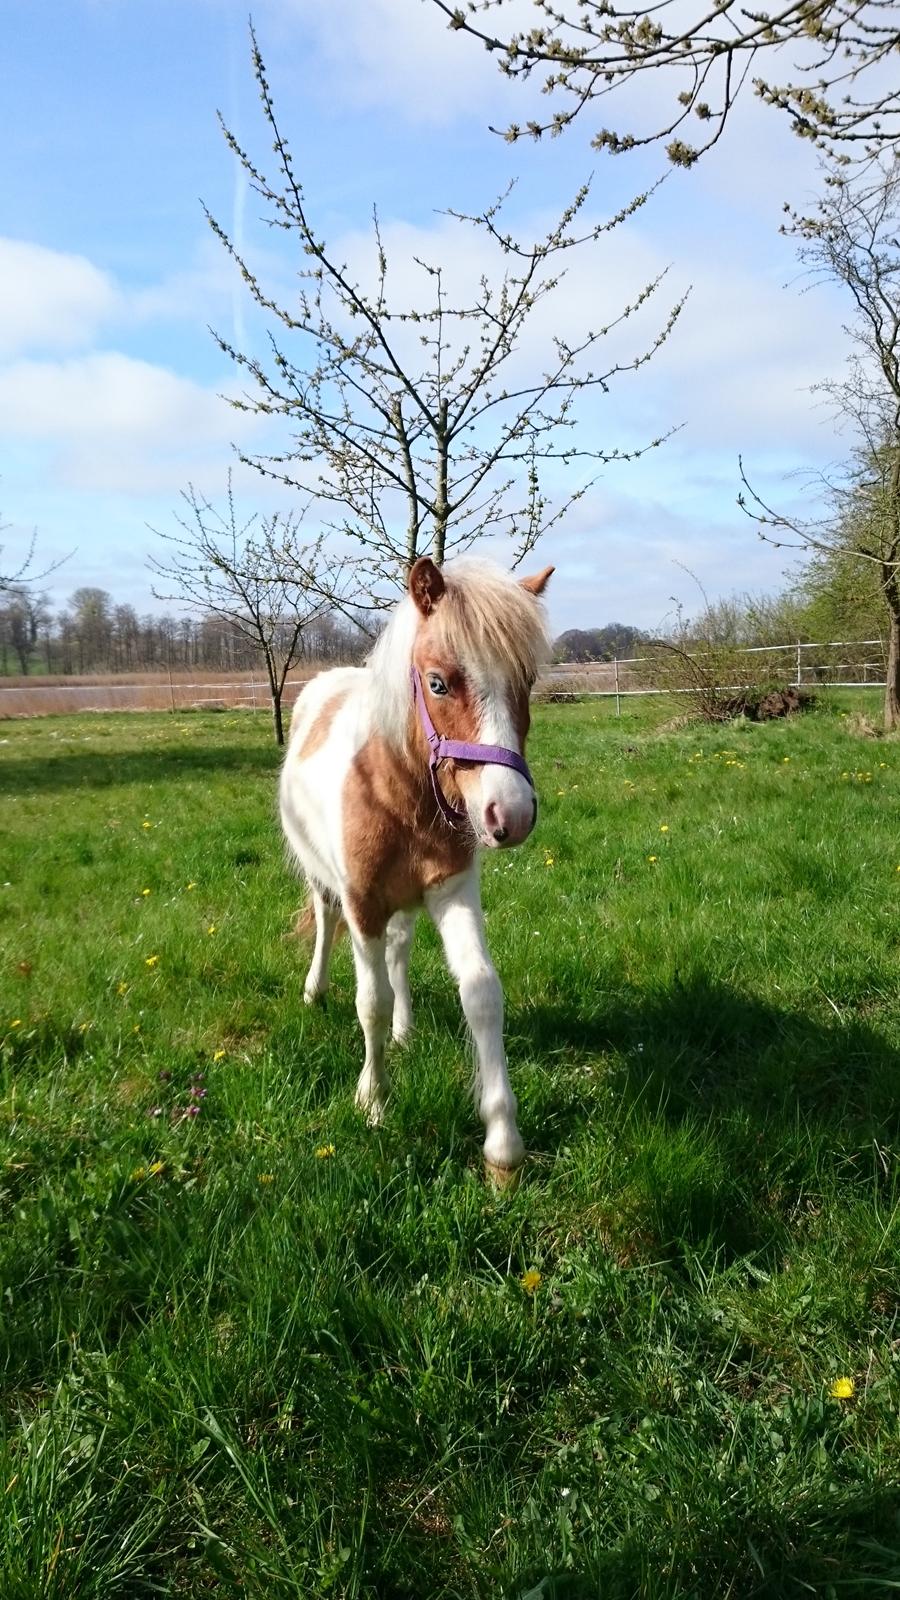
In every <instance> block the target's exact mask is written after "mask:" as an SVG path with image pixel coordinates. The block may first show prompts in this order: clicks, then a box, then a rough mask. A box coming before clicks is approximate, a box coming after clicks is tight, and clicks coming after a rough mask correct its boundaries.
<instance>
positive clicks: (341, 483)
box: [207, 30, 683, 592]
mask: <svg viewBox="0 0 900 1600" xmlns="http://www.w3.org/2000/svg"><path fill="white" fill-rule="evenodd" d="M251 37H252V45H253V69H254V73H255V76H256V82H257V86H258V88H259V91H260V96H261V100H262V106H263V113H264V117H265V121H266V124H267V130H268V134H269V136H270V138H271V140H272V143H273V146H274V151H275V157H276V167H277V174H276V177H275V179H274V180H270V179H269V178H268V177H266V176H265V175H264V174H263V172H262V171H261V170H260V168H259V167H258V166H257V165H256V164H255V163H254V162H253V161H252V160H251V158H250V156H249V155H248V154H247V152H246V151H245V150H244V149H243V148H242V147H241V146H240V145H239V144H238V142H237V140H236V138H235V137H234V135H233V133H232V132H231V131H230V130H229V128H228V127H227V125H226V124H225V122H224V120H222V119H221V118H220V120H222V128H223V132H224V134H225V138H226V140H227V142H228V144H229V147H230V148H231V150H232V152H233V153H234V155H235V157H236V158H237V160H238V161H239V162H240V164H241V166H242V167H243V169H244V171H245V172H246V174H247V175H248V177H249V180H250V183H251V184H252V186H253V188H254V190H255V191H256V193H257V194H258V195H259V196H260V197H261V199H262V200H263V201H264V202H265V205H266V207H267V210H268V220H269V222H270V224H271V226H273V227H275V228H278V229H280V230H281V231H283V232H284V233H286V234H287V235H288V236H289V238H290V240H291V241H292V243H293V244H295V245H296V247H297V248H298V250H299V252H300V267H299V271H298V274H297V276H298V280H299V288H298V290H297V292H296V296H295V298H294V299H293V300H292V302H291V303H290V304H282V303H280V302H279V301H278V300H277V299H276V298H275V296H274V294H273V293H271V292H270V291H269V290H268V289H266V288H265V287H264V286H263V284H262V283H261V282H260V280H259V278H258V277H257V275H256V273H255V272H254V271H253V270H252V268H251V267H250V265H249V264H248V261H247V258H246V256H245V255H243V254H242V253H241V252H240V250H239V249H238V246H237V244H236V242H235V241H234V240H233V239H232V238H231V237H230V236H229V235H228V233H227V232H226V231H225V229H224V228H223V227H222V226H221V225H220V224H219V223H218V222H217V221H216V220H215V218H214V217H212V216H211V215H209V213H207V214H208V215H209V221H210V224H211V226H212V228H213V230H214V232H215V233H216V235H217V237H218V238H219V239H220V240H221V242H222V244H223V245H224V246H225V248H226V249H227V251H228V252H229V254H230V255H231V257H232V258H233V260H234V261H235V263H236V265H237V267H238V268H239V270H240V272H241V274H242V276H243V278H244V281H245V283H246V284H247V286H248V288H249V290H250V293H251V294H252V296H253V298H254V300H255V301H256V304H257V305H258V306H259V307H260V308H261V310H262V311H263V312H264V313H265V314H266V317H267V319H268V320H269V322H270V325H271V332H270V336H269V355H268V358H267V359H265V360H262V359H258V358H257V357H255V356H253V355H248V354H246V353H245V352H243V351H239V350H237V349H235V347H234V346H233V344H232V343H231V342H230V341H229V340H227V339H226V338H224V337H222V336H221V335H217V338H218V342H219V344H220V346H221V348H222V350H223V351H225V352H226V354H227V355H229V356H230V357H231V358H232V359H233V360H234V361H235V362H236V363H237V365H238V366H239V367H240V368H241V369H242V371H243V372H245V373H246V375H247V376H248V377H249V378H250V379H252V381H253V392H252V393H250V394H248V395H245V397H244V398H243V399H239V400H236V401H233V402H232V403H233V404H235V405H236V406H238V408H239V409H242V410H245V411H251V412H256V413H261V414H263V415H264V416H269V417H277V418H281V419H283V420H284V421H285V422H286V423H287V424H288V426H289V428H290V429H291V431H292V434H293V438H292V441H291V443H290V445H289V446H288V447H287V448H286V449H285V450H283V451H282V452H281V453H279V454H272V455H248V456H245V457H244V458H243V459H244V460H246V461H247V462H248V463H249V464H250V465H252V466H254V467H256V468H257V469H258V470H259V471H260V472H262V473H264V474H265V475H266V476H268V477H271V478H275V479H277V480H278V481H279V482H281V483H284V484H287V485H289V486H290V487H291V488H293V489H296V490H299V491H301V492H302V493H303V494H304V495H307V496H309V497H314V498H315V499H316V500H317V501H318V502H320V503H321V504H324V505H326V506H330V507H333V508H334V512H333V516H332V520H331V521H330V522H329V523H328V524H327V526H328V528H329V530H331V531H338V532H340V533H341V534H344V535H348V536H349V537H350V538H351V539H352V540H354V541H356V543H357V544H358V545H361V546H362V550H363V558H362V562H361V563H360V566H359V572H360V579H361V592H362V591H363V590H365V589H368V590H372V589H373V588H374V589H376V590H377V589H379V588H383V586H384V585H385V584H387V585H388V586H390V585H397V584H399V583H402V581H403V574H404V573H405V572H406V571H407V570H408V569H409V567H410V566H411V565H412V563H413V562H414V561H415V560H416V558H417V557H418V556H419V555H421V554H423V553H424V552H425V551H426V550H427V551H429V552H430V553H431V555H432V556H433V558H434V559H435V560H436V561H439V562H440V561H443V560H444V558H445V557H447V556H449V555H451V554H453V553H459V552H461V551H464V550H465V549H467V548H468V547H469V546H470V545H471V544H472V543H473V542H474V541H475V540H476V539H478V538H481V537H483V536H484V535H486V534H498V533H505V534H509V535H510V536H511V537H512V539H513V541H514V559H515V561H518V560H520V559H521V557H522V556H523V555H524V554H525V553H526V551H528V550H530V549H531V548H532V547H533V546H534V544H535V543H536V541H537V540H538V539H539V538H540V537H541V535H542V534H543V533H545V532H546V531H547V530H548V529H549V528H551V527H553V526H554V525H555V524H556V523H557V522H558V521H559V519H560V518H561V517H562V516H563V515H564V513H565V512H566V510H567V509H568V508H569V507H570V506H571V505H572V503H573V502H574V501H576V500H577V499H579V498H580V497H581V496H582V495H583V494H584V493H585V492H586V490H587V489H588V488H589V487H590V484H591V483H592V482H593V481H594V477H595V474H596V471H597V470H598V468H599V467H600V466H601V465H603V464H605V463H607V462H610V461H613V460H616V459H633V458H634V457H635V456H637V455H639V454H641V451H640V450H639V449H635V450H629V451H622V450H620V449H618V448H609V449H603V448H602V447H601V446H596V445H594V444H590V445H587V444H585V443H584V438H583V435H581V436H578V437H576V435H575V433H574V427H575V423H576V417H577V409H578V401H579V400H580V399H582V398H583V397H584V396H586V395H589V394H591V393H593V392H597V393H605V392H606V390H607V388H608V386H609V384H610V383H611V382H612V380H613V379H614V378H615V377H616V376H617V375H618V374H620V373H623V372H634V371H637V370H638V369H639V368H640V367H641V366H643V364H644V363H645V362H646V361H648V360H649V359H650V357H651V356H652V355H653V353H654V352H655V351H656V350H657V349H659V347H660V345H661V344H662V343H663V342H664V340H665V339H666V338H667V336H668V334H669V333H670V331H671V329H672V327H673V325H674V323H675V321H676V319H677V317H678V314H679V312H680V310H681V306H682V304H683V301H678V302H677V303H676V304H675V306H674V307H673V308H672V309H671V310H670V311H668V313H667V314H666V315H665V317H664V319H663V321H662V325H661V327H660V328H659V329H658V331H657V332H656V334H655V335H654V336H653V337H652V338H651V339H649V340H648V342H647V345H646V347H645V348H644V349H642V350H641V351H640V352H639V353H638V354H637V355H631V356H628V357H622V358H619V359H614V358H613V359H610V360H609V361H608V362H606V363H601V360H600V357H601V348H602V345H603V341H604V340H605V339H608V337H609V335H611V334H612V332H613V330H614V329H618V328H620V326H621V325H622V324H623V323H624V322H625V321H626V320H627V319H628V318H630V317H631V316H632V315H633V314H634V313H635V312H636V311H637V310H638V308H639V307H641V306H642V305H643V304H644V303H645V302H646V301H647V300H648V299H650V297H651V296H652V295H653V294H654V293H655V292H656V290H657V289H658V288H659V284H660V281H661V279H660V278H657V279H655V280H653V281H652V282H650V283H648V284H646V285H645V286H644V287H643V288H641V289H640V290H639V291H638V292H637V293H636V294H635V296H634V299H633V301H632V303H631V304H630V305H628V306H625V307H623V308H622V309H621V311H619V312H618V314H616V315H615V316H613V317H611V318H610V319H609V320H608V321H607V322H606V323H605V324H604V325H602V326H597V327H595V328H593V329H591V330H585V331H584V332H583V333H582V334H580V335H579V336H578V337H575V338H572V339H571V340H569V339H566V338H564V337H563V336H562V335H560V334H557V335H556V336H554V335H553V334H548V336H547V337H546V339H545V340H544V349H543V352H542V353H541V354H540V355H539V356H538V357H537V358H536V359H535V360H531V361H529V360H528V359H527V357H526V354H525V353H524V352H523V350H522V344H523V336H524V334H525V331H526V328H529V329H530V328H531V323H532V318H533V317H534V314H535V312H536V311H537V310H538V308H539V307H541V306H542V305H543V303H544V302H546V301H547V300H548V297H550V296H552V295H553V294H554V293H555V292H556V291H558V290H560V286H561V283H562V280H563V258H565V257H566V256H567V255H568V254H569V253H570V252H571V251H573V250H575V249H576V248H577V247H579V246H586V245H587V244H589V243H590V242H592V241H596V240H598V239H599V238H600V236H601V235H602V234H603V233H605V232H608V231H609V230H611V229H612V228H614V227H616V226H617V225H618V224H619V223H621V222H622V221H624V219H625V218H626V217H628V216H630V215H632V214H633V212H634V211H635V210H636V209H637V208H638V207H639V206H640V205H642V204H643V203H644V201H645V199H646V198H647V197H646V195H641V196H639V197H638V198H637V199H636V200H634V201H633V202H632V203H631V204H630V205H628V206H626V207H625V208H624V209H623V210H622V211H621V212H620V213H619V214H618V215H617V216H615V217H613V218H612V219H611V220H608V221H606V222H603V223H601V224H598V225H589V224H587V223H584V222H582V220H581V219H582V217H583V214H584V210H585V207H586V204H587V200H588V195H589V186H587V185H586V186H585V187H583V188H582V189H581V190H580V191H579V193H578V194H577V195H576V197H575V199H574V200H573V202H572V204H571V205H570V206H568V207H567V208H566V210H565V211H564V212H563V214H562V216H561V217H560V218H559V220H558V221H557V222H556V223H555V225H554V226H553V227H552V228H551V229H550V231H549V232H548V233H547V234H546V235H545V237H543V238H542V239H541V240H540V241H539V242H537V243H534V244H523V243H522V242H520V241H519V240H518V239H517V238H516V237H515V236H514V234H513V232H512V231H511V229H510V228H509V227H508V226H507V224H506V222H505V218H504V202H505V200H506V199H507V197H508V195H505V196H503V197H501V199H500V200H498V201H497V202H496V203H495V204H493V205H491V206H489V207H488V208H487V209H485V210H484V211H482V212H479V213H477V214H475V215H466V214H462V213H450V215H451V216H453V217H454V218H455V220H456V222H457V224H458V226H459V227H460V228H463V229H466V230H470V231H472V232H473V233H474V234H475V235H476V236H477V239H478V243H479V246H483V247H484V249H485V253H487V254H489V255H490V256H491V258H492V262H496V271H495V272H494V271H493V269H492V270H491V272H489V271H488V270H487V269H485V270H484V271H483V272H482V273H481V274H480V275H479V276H478V277H477V281H476V282H475V285H474V287H473V288H471V289H466V288H465V287H464V286H463V287H462V288H460V289H457V290H454V289H453V288H452V287H451V285H450V284H449V283H448V281H447V278H448V274H447V272H446V271H445V269H444V267H443V266H442V265H441V264H440V263H436V262H428V261H424V260H420V259H418V258H415V267H416V268H417V270H418V272H419V273H420V275H421V284H422V293H421V295H420V296H417V295H416V294H415V292H411V293H410V294H408V295H407V296H406V297H405V298H401V299H400V300H399V302H398V301H396V300H395V298H394V297H393V295H392V292H391V280H390V278H389V271H388V260H387V255H386V251H385V248H384V242H383V237H382V233H381V230H380V228H379V224H378V218H377V215H376V216H375V220H374V227H373V240H372V245H373V262H372V274H371V280H372V281H371V287H366V286H365V285H364V284H363V283H362V282H361V281H360V279H359V278H358V277H357V276H356V275H355V274H354V272H353V271H352V270H351V269H350V268H349V267H348V266H347V264H346V263H345V262H344V261H343V260H342V259H341V257H340V256H339V255H338V254H337V253H336V252H335V251H333V250H332V249H331V248H330V247H329V246H328V245H327V244H326V242H325V241H324V239H323V238H322V236H321V233H320V231H319V229H318V227H317V226H316V224H315V222H314V221H313V219H312V218H311V216H310V213H309V209H308V205H307V201H306V197H305V195H304V192H303V189H302V186H301V184H300V181H299V179H298V177H297V175H296V170H295V166H294V160H293V156H292V155H291V152H290V148H289V145H288V143H287V140H286V138H285V136H284V134H283V133H282V130H281V126H280V124H279V122H278V119H277V117H276V112H275V107H274V104H273V100H272V95H271V91H270V88H269V83H268V80H267V77H266V70H265V66H264V64H263V60H262V57H261V55H260V52H259V48H258V45H257V42H256V38H255V35H252V30H251ZM579 228H581V231H580V232H579ZM558 299H559V301H560V302H561V300H562V296H561V295H560V296H558ZM561 309H562V305H561V303H560V310H561ZM534 332H535V333H537V332H538V329H537V327H535V328H534ZM660 442H661V441H660V440H659V439H654V440H653V441H652V445H656V444H659V443H660ZM651 447H652V446H651V444H650V443H648V444H647V445H646V448H651ZM548 463H561V464H563V465H565V466H571V465H573V464H576V465H578V466H580V468H581V481H580V482H579V483H578V484H577V486H576V487H575V488H574V489H572V490H571V491H570V492H568V493H566V494H565V495H564V496H563V498H562V499H561V500H560V501H558V502H556V503H553V504H551V503H550V502H549V501H548V498H547V496H546V495H545V492H544V489H543V488H542V483H541V468H542V467H545V466H546V465H547V464H548ZM585 464H587V469H586V470H585Z"/></svg>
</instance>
